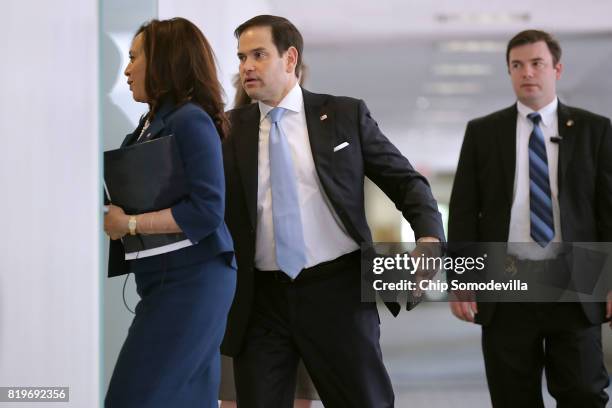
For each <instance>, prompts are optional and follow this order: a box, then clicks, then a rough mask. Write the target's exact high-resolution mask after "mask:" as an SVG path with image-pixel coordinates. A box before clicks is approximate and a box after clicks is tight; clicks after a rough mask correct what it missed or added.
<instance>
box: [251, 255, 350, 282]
mask: <svg viewBox="0 0 612 408" xmlns="http://www.w3.org/2000/svg"><path fill="white" fill-rule="evenodd" d="M360 264H361V251H360V250H357V251H354V252H350V253H348V254H344V255H342V256H340V257H338V258H336V259H332V260H331V261H326V262H321V263H320V264H318V265H315V266H312V267H310V268H304V269H302V271H301V272H300V273H299V275H298V276H297V277H296V278H295V279H291V278H290V277H289V275H287V274H286V273H285V272H283V271H262V270H259V269H255V279H256V280H260V281H263V282H280V283H286V284H296V283H304V282H310V281H313V280H319V279H322V278H327V277H331V276H334V275H337V274H339V273H342V272H344V271H352V270H353V269H351V267H353V268H354V267H355V266H358V265H360ZM353 273H354V272H353Z"/></svg>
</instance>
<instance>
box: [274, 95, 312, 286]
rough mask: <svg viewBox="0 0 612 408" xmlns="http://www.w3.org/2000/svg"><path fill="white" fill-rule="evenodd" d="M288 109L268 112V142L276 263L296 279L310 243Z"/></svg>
mask: <svg viewBox="0 0 612 408" xmlns="http://www.w3.org/2000/svg"><path fill="white" fill-rule="evenodd" d="M284 113H285V109H284V108H279V107H276V108H274V109H272V110H271V111H270V112H269V113H268V116H270V121H271V122H272V123H271V127H270V140H269V146H268V149H269V154H270V188H271V190H272V222H273V224H274V244H275V248H276V263H277V264H278V267H279V268H280V269H281V270H282V271H283V272H285V273H286V274H287V275H289V276H290V277H291V278H292V279H295V278H296V277H297V276H298V274H299V273H300V272H301V270H302V269H303V268H304V266H305V265H306V245H305V244H304V232H303V229H302V219H301V218H300V203H299V199H298V191H297V177H296V172H295V169H294V167H293V160H292V159H291V149H290V148H289V143H288V142H287V137H286V136H285V133H284V132H283V129H282V128H281V127H280V123H279V122H280V120H281V118H282V117H283V114H284Z"/></svg>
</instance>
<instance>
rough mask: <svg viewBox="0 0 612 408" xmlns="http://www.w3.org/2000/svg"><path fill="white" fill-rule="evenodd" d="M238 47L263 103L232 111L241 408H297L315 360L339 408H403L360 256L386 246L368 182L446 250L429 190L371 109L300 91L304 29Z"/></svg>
mask: <svg viewBox="0 0 612 408" xmlns="http://www.w3.org/2000/svg"><path fill="white" fill-rule="evenodd" d="M235 35H236V38H237V39H238V57H239V59H240V79H241V84H242V86H243V87H244V88H245V90H246V92H247V93H248V95H249V96H250V97H251V98H252V99H253V100H256V101H257V103H254V104H251V105H249V106H245V107H242V108H239V109H236V110H234V111H232V112H231V121H232V132H231V135H230V137H229V138H228V141H227V142H226V143H225V146H224V149H225V150H224V158H225V171H226V177H227V183H226V185H227V211H226V219H227V222H228V226H229V228H230V231H231V233H232V236H233V238H234V242H235V248H236V254H237V260H238V288H237V293H236V298H235V300H234V304H233V306H232V310H231V312H230V316H229V321H228V329H227V333H226V337H225V340H224V344H223V346H222V351H223V352H224V354H228V355H231V356H233V357H234V369H235V379H236V389H237V394H238V405H239V406H240V407H262V408H270V407H274V408H284V407H287V408H288V407H292V406H293V393H294V390H295V374H296V364H297V361H298V358H299V357H301V358H302V359H303V361H304V363H305V365H306V367H307V369H308V371H309V373H310V375H311V377H312V380H313V382H314V384H315V386H316V388H317V390H318V392H319V394H320V396H321V400H322V401H323V404H324V405H325V406H327V407H376V408H382V407H392V406H393V404H394V402H393V400H394V396H393V390H392V387H391V382H390V380H389V376H388V374H387V371H386V369H385V367H384V365H383V361H382V354H381V349H380V345H379V334H380V332H379V323H380V321H379V318H378V312H377V309H376V305H375V304H374V303H362V302H361V301H360V280H361V277H360V275H361V274H360V254H359V248H360V245H361V244H362V243H370V242H371V240H372V238H371V234H370V230H369V227H368V225H367V223H366V217H365V211H364V186H363V182H364V176H367V177H369V178H370V179H371V180H373V181H374V182H375V183H376V184H377V185H378V186H379V187H380V188H381V189H382V190H383V191H384V192H385V193H386V194H387V196H389V198H390V199H391V200H393V202H394V203H395V204H396V206H397V208H398V209H400V210H401V211H402V213H403V215H404V216H405V217H406V219H407V220H408V221H409V222H410V223H411V226H412V228H413V229H414V231H415V234H416V237H417V238H419V239H420V240H421V241H433V242H437V241H438V240H442V239H443V234H444V233H443V229H442V223H441V218H440V214H439V212H438V209H437V204H436V202H435V200H434V199H433V197H432V194H431V191H430V188H429V185H428V183H427V181H426V180H425V178H423V177H422V176H421V175H420V174H419V173H417V172H416V171H415V170H414V169H413V168H412V166H411V165H410V163H409V162H408V160H407V159H406V158H404V157H403V156H402V155H401V154H400V152H399V151H398V150H397V149H396V148H395V147H394V146H393V145H392V144H391V143H390V142H389V141H388V140H387V138H386V137H385V136H384V135H383V134H382V133H381V132H380V130H379V128H378V126H377V124H376V122H375V121H374V119H372V117H371V116H370V113H369V111H368V108H367V107H366V105H365V103H364V102H363V101H360V100H357V99H353V98H347V97H335V96H331V95H322V94H314V93H311V92H308V91H306V90H304V89H301V88H300V86H299V85H298V83H297V82H298V77H299V74H300V67H301V58H302V37H301V35H300V33H299V31H298V30H297V29H296V28H295V26H294V25H293V24H291V22H289V21H288V20H286V19H284V18H281V17H275V16H265V15H264V16H257V17H254V18H253V19H251V20H249V21H247V22H245V23H243V24H242V25H241V26H239V27H238V28H237V29H236V31H235Z"/></svg>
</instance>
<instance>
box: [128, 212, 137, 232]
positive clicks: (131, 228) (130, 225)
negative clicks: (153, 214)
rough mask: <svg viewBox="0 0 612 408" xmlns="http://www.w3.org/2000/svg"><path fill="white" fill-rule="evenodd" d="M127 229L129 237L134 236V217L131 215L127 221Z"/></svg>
mask: <svg viewBox="0 0 612 408" xmlns="http://www.w3.org/2000/svg"><path fill="white" fill-rule="evenodd" d="M128 229H129V230H130V235H136V217H134V216H133V215H131V216H130V219H129V220H128Z"/></svg>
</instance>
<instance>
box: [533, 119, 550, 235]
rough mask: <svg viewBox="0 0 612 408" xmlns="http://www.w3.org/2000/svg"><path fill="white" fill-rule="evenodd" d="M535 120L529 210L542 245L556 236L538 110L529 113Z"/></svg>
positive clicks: (535, 233) (534, 233)
mask: <svg viewBox="0 0 612 408" xmlns="http://www.w3.org/2000/svg"><path fill="white" fill-rule="evenodd" d="M527 117H528V118H529V120H531V121H532V122H533V131H532V132H531V136H530V137H529V212H530V220H531V238H533V240H534V241H535V242H537V243H538V245H540V246H541V247H545V246H546V245H548V243H549V242H550V241H552V239H553V238H554V236H555V224H554V221H553V209H552V198H551V194H550V179H549V177H548V159H547V157H546V144H545V143H544V135H543V134H542V129H540V126H539V123H540V121H541V120H542V117H541V116H540V114H539V113H537V112H532V113H530V114H529V115H527Z"/></svg>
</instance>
